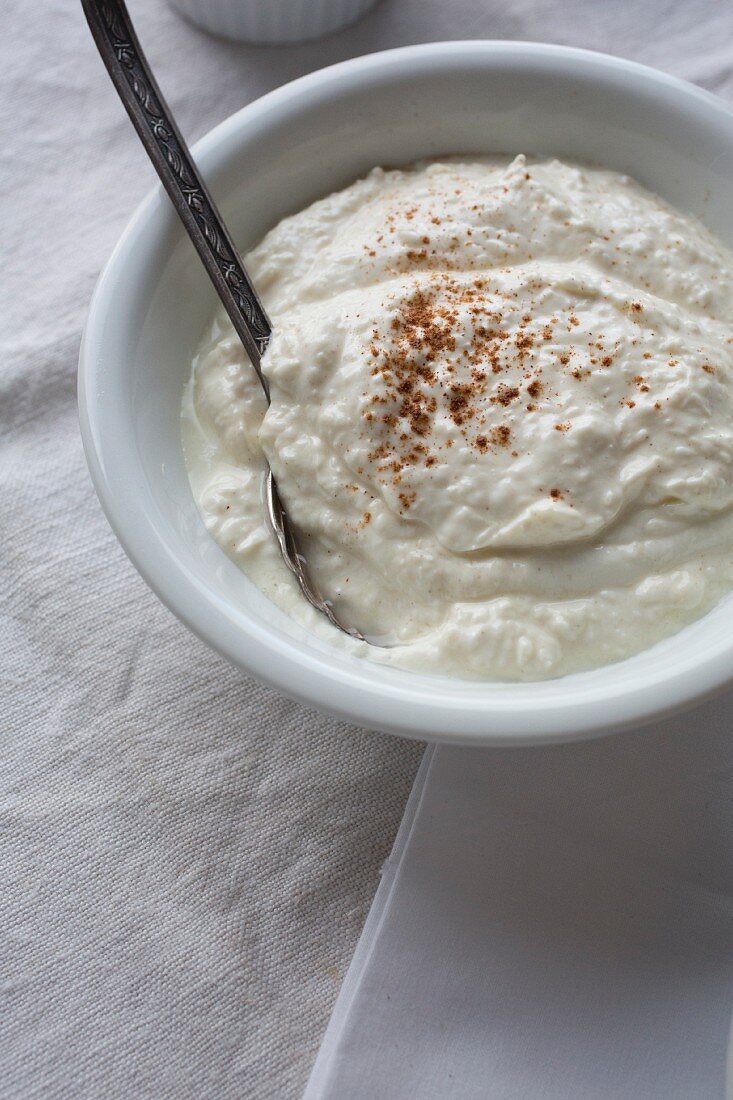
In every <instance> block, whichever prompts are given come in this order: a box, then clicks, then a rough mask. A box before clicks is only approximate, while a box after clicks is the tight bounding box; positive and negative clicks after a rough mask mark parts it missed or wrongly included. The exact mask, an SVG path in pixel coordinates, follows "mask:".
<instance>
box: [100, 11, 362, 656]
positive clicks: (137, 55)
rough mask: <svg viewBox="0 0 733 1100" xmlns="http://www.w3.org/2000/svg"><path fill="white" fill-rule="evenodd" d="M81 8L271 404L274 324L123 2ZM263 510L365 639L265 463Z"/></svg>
mask: <svg viewBox="0 0 733 1100" xmlns="http://www.w3.org/2000/svg"><path fill="white" fill-rule="evenodd" d="M81 3H82V7H83V9H84V14H85V15H86V18H87V22H88V23H89V27H90V30H91V32H92V35H93V37H94V41H95V42H96V44H97V49H98V50H99V52H100V54H101V57H102V61H103V62H104V64H105V66H106V68H107V72H108V73H109V75H110V77H111V78H112V83H113V84H114V86H115V88H116V89H117V92H118V94H119V97H120V99H121V100H122V102H123V104H124V105H125V108H126V110H127V113H128V114H129V116H130V118H131V120H132V124H133V126H134V127H135V129H136V130H137V132H138V135H139V137H140V140H141V141H142V143H143V145H144V146H145V148H146V150H147V152H148V156H149V157H150V159H151V161H152V162H153V166H154V168H155V170H156V172H157V173H158V175H159V177H160V181H161V183H162V184H163V186H164V187H165V189H166V191H167V192H168V195H169V196H170V199H171V202H172V203H173V205H174V207H175V209H176V212H177V214H178V216H179V217H180V219H181V221H182V222H183V224H184V226H185V228H186V232H187V233H188V235H189V237H190V238H191V240H192V241H193V243H194V246H195V248H196V251H197V252H198V254H199V256H200V258H201V261H202V263H203V265H204V267H205V268H206V270H207V272H208V274H209V277H210V279H211V281H212V283H213V284H214V287H215V288H216V292H217V294H218V295H219V297H220V298H221V300H222V302H223V303H224V307H225V308H226V311H227V313H228V314H229V317H230V319H231V322H232V324H233V325H234V328H235V330H236V333H237V336H239V339H240V340H241V341H242V343H243V345H244V349H245V351H246V352H247V355H248V356H249V359H250V361H251V363H252V366H253V367H254V369H255V371H256V372H257V377H258V378H259V380H260V382H261V384H262V389H263V390H264V391H265V397H266V398H267V400H268V402H269V400H270V388H269V386H268V384H267V379H266V378H265V376H264V374H263V373H262V368H261V360H262V356H263V355H264V353H265V349H266V347H267V344H268V342H269V339H270V334H271V332H272V326H271V325H270V321H269V318H268V316H267V314H266V313H265V309H264V306H263V305H262V302H261V301H260V299H259V297H258V295H257V291H256V290H255V288H254V287H253V286H252V283H251V282H250V279H249V276H248V275H247V272H246V271H245V269H244V265H243V264H242V261H241V260H240V258H239V255H238V254H237V250H236V248H235V246H234V243H233V241H232V238H231V236H230V234H229V231H228V229H227V227H226V226H225V225H224V222H223V221H222V218H221V215H220V213H219V211H218V210H217V208H216V205H215V203H214V200H213V199H212V197H211V195H210V194H209V191H208V188H207V187H206V184H205V183H204V181H203V179H202V178H201V176H200V175H199V172H198V169H197V168H196V165H195V164H194V162H193V160H192V159H191V154H190V152H189V150H188V146H187V145H186V143H185V141H184V140H183V138H182V137H181V133H180V131H179V129H178V127H177V126H176V123H175V122H174V120H173V115H172V114H171V112H170V110H169V108H168V105H167V103H166V102H165V100H164V99H163V96H162V95H161V93H160V89H159V88H158V85H157V83H156V82H155V78H154V77H153V74H152V72H151V71H150V66H149V65H148V62H147V60H146V58H145V54H144V53H143V51H142V49H141V48H140V43H139V42H138V39H137V35H136V34H135V31H134V29H133V26H132V22H131V20H130V16H129V14H128V12H127V8H126V6H125V4H124V3H123V0H81ZM265 508H266V511H267V516H268V519H269V521H270V524H271V526H272V529H273V531H274V533H275V537H276V538H277V541H278V544H279V546H280V552H281V553H282V556H283V561H284V562H285V564H286V565H287V567H288V569H289V570H290V571H291V573H293V574H294V575H295V577H296V579H297V581H298V584H299V585H300V590H301V592H302V593H303V595H304V596H305V598H306V599H307V600H308V602H309V603H311V604H312V605H313V607H315V608H317V609H318V611H320V612H322V613H323V614H324V615H325V616H326V618H327V619H328V620H329V622H331V623H333V625H334V626H337V627H338V628H339V630H343V631H344V632H345V633H346V634H350V635H352V637H355V638H360V639H362V640H364V639H363V635H362V634H360V633H359V631H358V630H354V629H352V628H350V627H346V626H344V625H343V623H341V622H339V620H338V619H337V618H336V615H335V614H334V612H333V608H332V606H331V604H330V602H329V601H328V600H327V599H325V598H324V597H323V595H322V594H321V592H320V591H319V589H318V586H317V585H316V584H315V583H314V581H313V580H311V578H310V577H309V575H308V572H307V569H306V563H305V559H304V557H303V555H302V554H301V553H300V552H299V550H298V542H297V539H296V537H295V532H294V531H293V528H292V526H291V524H290V521H289V520H288V517H287V515H286V513H285V509H284V508H283V504H282V501H281V499H280V495H279V493H278V491H277V485H276V483H275V478H274V477H273V474H272V470H271V469H270V468H269V466H268V468H267V475H266V479H265Z"/></svg>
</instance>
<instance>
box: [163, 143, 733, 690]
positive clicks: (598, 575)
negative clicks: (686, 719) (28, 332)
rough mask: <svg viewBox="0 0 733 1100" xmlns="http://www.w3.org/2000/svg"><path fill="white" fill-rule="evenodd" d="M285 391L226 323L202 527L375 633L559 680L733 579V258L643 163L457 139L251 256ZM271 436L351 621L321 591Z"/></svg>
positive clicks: (195, 420)
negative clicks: (477, 149)
mask: <svg viewBox="0 0 733 1100" xmlns="http://www.w3.org/2000/svg"><path fill="white" fill-rule="evenodd" d="M247 265H248V267H249V269H250V271H251V274H252V276H253V279H254V281H255V283H256V285H257V286H258V288H259V290H260V292H261V294H262V297H263V299H264V302H265V304H266V307H267V309H268V312H269V313H270V316H271V318H272V320H273V328H274V333H273V337H272V341H271V343H270V347H269V348H268V351H267V353H266V355H265V358H264V361H263V368H264V370H265V372H266V374H267V377H268V379H269V381H270V386H271V395H272V403H271V405H270V407H269V408H267V409H266V407H265V402H264V399H263V397H262V394H261V392H260V390H259V387H258V383H257V381H256V379H255V377H254V374H253V371H252V369H251V367H250V366H249V364H248V363H247V362H246V360H245V356H244V352H243V350H242V348H241V345H240V344H239V342H238V340H237V338H236V337H235V335H234V332H233V330H232V328H231V326H230V324H229V322H228V320H227V319H225V317H224V316H223V315H221V316H218V317H217V318H216V320H215V322H214V324H213V327H212V330H211V332H210V333H209V335H208V336H207V338H206V340H205V342H204V344H203V346H202V348H201V350H200V352H199V354H198V356H197V359H196V362H195V364H194V370H193V376H192V381H191V384H190V386H189V388H188V391H187V394H186V398H185V402H184V444H185V450H186V456H187V461H188V466H189V472H190V477H191V483H192V487H193V490H194V493H195V496H196V498H197V501H198V503H199V507H200V509H201V511H202V513H203V515H204V517H205V520H206V522H207V525H208V528H209V530H210V531H211V533H212V534H213V536H214V537H215V538H216V539H217V541H218V542H219V543H220V544H221V546H222V547H223V548H224V549H225V550H226V552H227V553H228V554H229V555H230V556H231V557H232V558H233V559H234V560H235V561H236V562H237V563H238V564H239V565H241V567H242V568H243V569H244V570H245V571H246V572H247V573H248V574H249V575H250V576H251V577H252V578H253V579H254V581H255V582H256V583H257V584H258V585H259V586H260V587H261V588H262V589H263V590H264V591H265V592H266V593H268V594H270V595H271V596H272V598H273V599H275V600H276V601H277V602H278V603H279V604H280V605H281V606H283V607H284V608H286V610H288V611H289V612H290V613H291V614H292V615H293V616H294V617H296V618H299V619H301V620H302V621H304V622H306V623H307V624H308V625H310V626H311V627H312V628H313V629H314V630H317V631H318V632H320V633H323V634H324V635H325V636H329V637H331V638H332V640H333V642H334V644H342V645H346V646H348V647H349V648H351V649H353V650H354V652H355V653H358V654H363V655H364V656H367V657H371V658H373V659H376V660H380V661H384V662H390V663H394V664H397V665H401V666H404V667H412V668H416V669H421V670H426V671H431V672H440V673H445V674H448V675H453V676H464V677H470V678H486V679H501V680H516V679H525V680H529V679H540V678H546V677H551V676H557V675H561V674H564V673H568V672H573V671H578V670H581V669H584V668H589V667H594V666H598V665H601V664H604V663H607V662H610V661H615V660H618V659H620V658H623V657H626V656H628V655H630V654H632V653H634V652H638V651H639V650H641V649H643V648H645V647H647V646H649V645H651V644H653V643H654V642H655V641H657V640H659V639H660V638H662V637H664V636H666V635H668V634H670V633H672V632H674V631H676V630H678V629H679V628H680V627H681V626H683V625H684V624H685V623H687V622H690V621H691V620H693V619H695V618H697V617H699V616H700V615H702V614H704V613H705V612H706V611H707V610H708V609H709V608H710V607H711V606H712V605H713V604H714V603H715V602H716V601H717V600H718V599H720V597H721V595H722V594H723V593H724V592H726V591H728V590H730V588H731V587H733V255H731V254H730V253H729V252H728V251H727V250H726V249H724V248H723V246H722V245H721V244H719V243H718V242H717V241H716V240H715V239H714V238H713V237H712V236H711V235H710V233H708V232H707V230H705V229H704V228H703V227H702V225H700V224H699V223H698V222H696V221H694V220H693V219H691V218H689V217H686V216H684V215H683V214H681V213H679V212H677V211H675V210H673V209H671V208H670V207H668V206H667V205H666V204H665V203H663V202H662V201H661V200H660V199H659V198H657V197H656V196H654V195H652V194H650V193H649V192H647V191H645V190H643V189H642V188H641V187H640V186H639V185H638V184H636V183H634V182H633V181H632V180H630V179H629V178H628V177H625V176H621V175H618V174H615V173H612V172H608V171H600V170H596V169H590V168H580V167H576V166H573V165H568V164H564V163H560V162H558V161H544V160H543V161H534V160H529V159H526V158H524V157H517V158H516V159H515V160H513V161H512V162H511V163H509V162H507V161H506V160H504V161H500V160H498V159H496V160H488V159H487V160H480V161H478V160H476V161H470V162H464V161H458V160H455V161H454V160H448V161H444V162H441V163H429V164H420V165H416V166H415V167H414V168H411V169H409V170H406V171H383V170H381V169H375V170H374V171H373V172H371V173H370V174H369V176H367V177H366V179H363V180H360V181H359V182H357V183H355V184H353V185H352V186H350V187H347V188H346V189H345V190H343V191H341V192H338V193H337V194H334V195H331V196H329V197H328V198H326V199H323V200H321V201H319V202H316V203H314V204H313V205H312V206H310V207H308V209H306V210H304V211H302V212H301V213H299V214H296V215H295V216H293V217H291V218H287V219H285V220H284V221H282V222H281V223H280V224H279V225H278V226H276V227H275V228H274V229H273V230H272V231H271V232H270V233H268V235H267V236H266V237H265V239H264V240H263V241H262V243H261V244H260V245H259V246H258V247H257V248H255V249H254V250H253V251H252V252H251V253H250V254H249V256H248V257H247ZM263 455H266V456H267V459H268V460H269V462H270V464H271V466H272V468H273V471H274V473H275V476H276V478H277V481H278V485H279V487H280V491H281V494H282V496H283V498H284V500H285V502H286V505H287V508H288V512H289V514H290V516H291V518H292V520H293V521H294V522H295V523H296V524H297V526H298V527H299V528H300V529H301V531H302V532H303V538H304V545H305V549H306V553H307V557H308V560H309V563H310V567H311V569H312V571H313V573H314V575H315V576H316V577H317V578H318V582H319V584H320V585H321V587H322V589H323V590H324V592H325V593H326V594H327V595H328V596H329V597H330V598H332V599H333V601H334V604H335V607H336V610H337V612H338V614H339V616H340V617H341V618H342V620H343V621H345V622H348V623H353V624H354V625H355V626H357V627H358V628H359V629H360V630H362V631H363V632H364V633H366V634H367V635H373V636H377V637H389V638H390V639H391V640H393V641H395V642H396V643H397V644H395V645H393V646H391V647H390V648H377V647H375V646H368V645H366V644H364V643H358V642H355V641H353V640H351V639H348V638H346V637H345V636H344V635H342V634H340V633H339V632H338V631H336V630H335V629H333V628H331V627H330V626H329V625H328V624H327V623H326V622H325V620H322V619H321V617H320V616H318V614H317V613H316V612H314V611H312V609H310V608H308V606H307V605H306V604H305V601H304V600H303V598H302V596H301V595H300V593H299V592H298V590H297V587H296V586H295V583H294V582H293V581H292V578H291V577H290V576H289V575H288V574H287V572H286V570H285V568H284V566H283V565H282V563H281V562H280V560H279V557H278V553H277V549H276V547H275V544H274V540H273V538H272V536H271V534H270V533H269V531H268V530H267V528H266V526H265V523H264V518H263V512H262V503H261V496H260V474H261V471H262V468H263V464H264V459H263Z"/></svg>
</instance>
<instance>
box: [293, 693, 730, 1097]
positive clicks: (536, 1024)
mask: <svg viewBox="0 0 733 1100" xmlns="http://www.w3.org/2000/svg"><path fill="white" fill-rule="evenodd" d="M732 718H733V697H731V696H728V697H727V698H725V699H723V700H720V701H718V702H716V703H711V704H708V705H707V706H706V707H704V708H701V709H698V710H697V711H695V712H694V713H693V714H691V715H687V716H683V717H681V718H678V719H674V720H670V721H667V722H665V723H664V724H661V725H659V726H656V727H654V728H652V729H648V730H643V731H638V732H634V733H629V734H623V735H620V736H617V737H612V738H607V739H604V740H601V741H596V742H590V743H587V744H580V745H568V746H556V747H552V748H542V749H521V750H511V751H507V750H504V751H498V750H497V751H478V750H467V749H450V748H445V747H438V748H434V749H431V750H430V751H429V752H428V753H427V754H426V758H425V760H424V762H423V765H422V767H421V770H420V773H419V775H418V778H417V780H416V783H415V789H414V791H413V794H412V797H411V800H410V803H409V805H408V809H407V813H406V815H405V820H404V822H403V825H402V828H401V831H400V834H399V836H398V838H397V842H396V845H395V849H394V851H393V853H392V856H391V858H390V860H389V861H388V863H387V865H386V867H385V870H384V874H383V880H382V885H381V887H380V890H379V893H378V895H377V898H376V899H375V902H374V905H373V908H372V911H371V913H370V916H369V919H368V922H367V924H366V926H365V928H364V932H363V935H362V938H361V940H360V943H359V946H358V949H357V952H356V954H355V956H354V960H353V962H352V965H351V968H350V970H349V973H348V976H347V978H346V981H345V983H344V986H343V989H342V991H341V994H340V997H339V1000H338V1003H337V1005H336V1008H335V1010H334V1013H333V1016H332V1019H331V1022H330V1025H329V1028H328V1030H327V1033H326V1036H325V1038H324V1041H323V1045H322V1047H321V1051H320V1054H319V1056H318V1059H317V1062H316V1064H315V1067H314V1069H313V1073H312V1076H311V1079H310V1083H309V1086H308V1089H307V1091H306V1098H307V1100H336V1098H338V1100H343V1098H344V1097H348V1098H349V1100H362V1098H363V1100H367V1098H368V1100H378V1098H380V1097H389V1098H390V1100H401V1098H403V1097H404V1098H407V1097H410V1098H418V1100H433V1098H435V1100H446V1098H451V1100H469V1098H470V1100H474V1098H475V1100H479V1098H480V1100H539V1098H541V1100H574V1098H579V1100H600V1098H604V1100H610V1098H613V1100H621V1098H624V1100H625V1098H628V1100H657V1098H658V1100H678V1098H679V1100H708V1098H715V1100H721V1097H723V1095H724V1092H725V1064H726V1049H727V1043H728V1032H729V1023H730V1013H731V1003H732V1001H733V981H732V979H733V858H732V853H733V736H732V730H731V725H732V724H733V723H732V721H731V719H732Z"/></svg>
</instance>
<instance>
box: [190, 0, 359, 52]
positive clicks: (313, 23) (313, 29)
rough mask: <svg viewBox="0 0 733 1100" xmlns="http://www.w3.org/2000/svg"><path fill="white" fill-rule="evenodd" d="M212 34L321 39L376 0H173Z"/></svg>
mask: <svg viewBox="0 0 733 1100" xmlns="http://www.w3.org/2000/svg"><path fill="white" fill-rule="evenodd" d="M170 2H171V4H172V5H173V7H174V8H176V9H177V10H178V11H179V12H180V13H181V14H182V15H184V16H185V17H186V18H187V19H190V20H191V22H192V23H196V24H197V25H198V26H199V27H202V28H203V29H204V30H205V31H209V32H210V33H211V34H220V35H223V36H224V37H225V38H235V39H238V40H239V41H242V42H259V43H262V44H263V45H264V44H269V45H278V44H284V43H287V42H304V41H305V40H306V39H308V38H320V37H321V35H324V34H332V33H333V32H334V31H339V30H341V29H342V28H343V27H348V26H350V25H351V24H352V23H356V22H357V20H359V19H361V18H362V16H364V15H366V13H367V12H368V11H369V9H370V8H372V7H374V5H375V3H376V2H377V0H170Z"/></svg>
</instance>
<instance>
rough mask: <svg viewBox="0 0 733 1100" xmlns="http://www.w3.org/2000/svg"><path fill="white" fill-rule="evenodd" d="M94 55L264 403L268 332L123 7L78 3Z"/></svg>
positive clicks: (92, 0) (99, 1)
mask: <svg viewBox="0 0 733 1100" xmlns="http://www.w3.org/2000/svg"><path fill="white" fill-rule="evenodd" d="M81 2H82V7H83V8H84V14H85V15H86V18H87V22H88V23H89V27H90V30H91V32H92V35H93V36H94V40H95V42H96V44H97V48H98V50H99V52H100V54H101V56H102V60H103V61H104V64H105V65H106V67H107V71H108V73H109V75H110V77H111V78H112V82H113V84H114V85H115V87H116V89H117V91H118V93H119V96H120V99H121V100H122V102H123V103H124V105H125V108H126V109H127V113H128V114H129V116H130V118H131V120H132V124H133V126H134V127H135V129H136V130H137V132H138V134H139V136H140V139H141V140H142V143H143V145H144V146H145V148H146V149H147V151H148V156H149V157H150V159H151V160H152V162H153V164H154V166H155V170H156V171H157V173H158V175H159V176H160V180H161V183H162V184H163V186H164V187H165V189H166V191H167V192H168V194H169V195H170V198H171V202H172V203H173V205H174V206H175V208H176V211H177V212H178V214H179V216H180V218H181V220H182V221H183V223H184V225H185V226H186V229H187V230H188V234H189V236H190V237H191V240H192V241H193V243H194V245H195V247H196V250H197V251H198V254H199V256H200V257H201V260H202V262H203V265H204V267H205V268H206V270H207V272H208V273H209V277H210V278H211V281H212V282H213V284H214V286H215V287H216V290H217V292H218V294H219V297H220V298H221V300H222V301H223V303H224V305H225V307H226V310H227V313H228V314H229V316H230V318H231V321H232V324H233V325H234V328H235V330H236V332H237V335H238V336H239V338H240V340H241V341H242V343H243V344H244V347H245V348H246V350H247V354H248V355H249V357H250V359H251V361H252V364H253V366H254V368H255V370H256V371H257V374H258V376H259V379H260V382H261V383H262V386H263V388H264V390H265V393H266V394H267V395H268V397H269V391H268V386H267V381H266V379H265V377H264V375H263V374H262V373H261V371H260V359H261V357H262V355H263V353H264V351H265V348H266V347H267V343H268V340H269V339H270V333H271V331H272V326H271V325H270V321H269V319H268V317H267V314H266V313H265V310H264V307H263V305H262V302H261V301H260V299H259V297H258V295H257V291H256V290H255V288H254V287H253V286H252V283H251V282H250V280H249V276H248V275H247V272H246V271H245V269H244V266H243V264H242V262H241V260H240V259H239V256H238V255H237V250H236V248H235V246H234V243H233V242H232V239H231V237H230V236H229V231H228V230H227V228H226V226H225V225H224V222H223V221H222V219H221V216H220V214H219V211H218V210H217V208H216V204H215V203H214V200H213V199H212V197H211V195H210V194H209V191H208V188H207V187H206V184H205V183H204V181H203V180H202V179H201V177H200V176H199V173H198V170H197V168H196V166H195V164H194V162H193V160H192V159H191V154H190V152H189V150H188V146H187V145H186V142H185V141H184V140H183V138H182V137H181V134H180V131H179V129H178V127H177V126H176V124H175V122H174V120H173V117H172V115H171V113H170V111H169V109H168V105H167V103H166V102H165V100H164V99H163V96H162V95H161V93H160V89H159V88H158V85H157V83H156V81H155V78H154V76H153V74H152V73H151V71H150V68H149V66H148V63H147V61H146V59H145V54H144V53H143V51H142V49H141V48H140V43H139V42H138V39H137V35H136V34H135V31H134V29H133V26H132V23H131V21H130V17H129V15H128V13H127V8H126V7H125V4H124V3H123V0H81Z"/></svg>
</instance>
